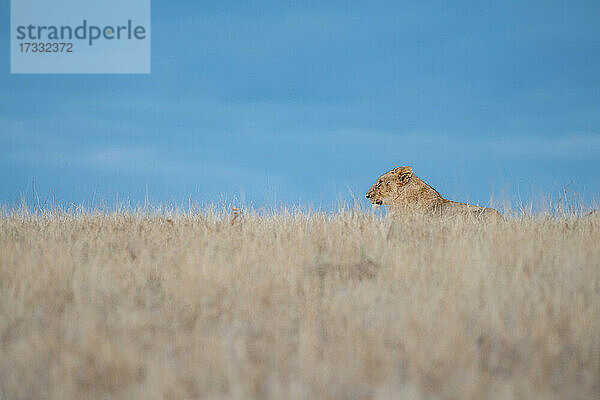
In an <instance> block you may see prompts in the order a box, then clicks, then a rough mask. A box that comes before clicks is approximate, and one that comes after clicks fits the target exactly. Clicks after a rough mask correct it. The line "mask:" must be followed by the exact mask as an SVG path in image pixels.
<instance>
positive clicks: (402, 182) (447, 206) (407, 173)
mask: <svg viewBox="0 0 600 400" xmlns="http://www.w3.org/2000/svg"><path fill="white" fill-rule="evenodd" d="M366 196H367V198H368V199H369V200H370V201H371V203H372V204H374V205H387V206H390V207H391V208H392V209H393V210H394V211H408V212H423V213H426V214H432V215H440V216H455V215H473V216H482V217H485V218H486V219H502V215H501V214H500V213H499V212H498V211H496V210H494V209H493V208H488V207H479V206H475V205H471V204H466V203H458V202H455V201H451V200H446V199H444V198H443V197H442V195H441V194H439V193H438V192H437V191H436V190H435V189H434V188H432V187H431V186H429V185H428V184H427V183H425V182H423V181H422V180H421V179H419V177H418V176H416V175H414V174H413V170H412V168H411V167H398V168H394V169H393V170H391V171H389V172H387V173H385V174H383V175H381V177H379V179H378V180H377V182H375V184H373V186H371V189H369V191H368V192H367V195H366Z"/></svg>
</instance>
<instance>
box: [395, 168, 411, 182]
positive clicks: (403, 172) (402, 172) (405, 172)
mask: <svg viewBox="0 0 600 400" xmlns="http://www.w3.org/2000/svg"><path fill="white" fill-rule="evenodd" d="M412 176H413V170H412V168H411V167H400V168H398V178H399V179H400V182H406V181H407V180H409V179H410V178H411V177H412Z"/></svg>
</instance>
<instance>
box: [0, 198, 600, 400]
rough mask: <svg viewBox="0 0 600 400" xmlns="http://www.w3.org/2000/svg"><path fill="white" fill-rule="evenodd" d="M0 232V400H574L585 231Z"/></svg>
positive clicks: (143, 227)
mask: <svg viewBox="0 0 600 400" xmlns="http://www.w3.org/2000/svg"><path fill="white" fill-rule="evenodd" d="M234 215H235V214H231V213H230V214H219V213H216V212H213V211H206V212H200V213H192V214H186V213H171V214H168V213H166V214H165V213H163V214H161V215H154V216H148V215H144V214H143V213H138V214H136V213H123V212H119V213H114V214H104V215H90V214H85V213H80V214H78V213H70V214H68V213H61V212H58V211H55V212H52V213H50V214H39V215H35V216H34V215H29V214H27V213H19V212H14V213H8V214H5V215H4V216H3V217H2V218H0V294H1V295H0V398H1V399H88V398H111V399H113V398H114V399H186V398H189V399H194V398H210V399H220V398H234V399H269V398H271V399H421V398H422V399H429V398H431V399H437V398H443V399H558V398H562V399H567V398H568V399H593V398H596V399H597V398H598V397H599V396H600V218H599V217H598V216H597V215H592V216H591V217H589V218H577V217H569V216H563V217H560V218H551V217H548V216H537V217H516V218H511V219H508V220H507V221H506V222H505V223H501V224H490V225H482V224H480V223H477V222H474V221H465V220H456V219H454V220H448V221H440V220H436V221H425V220H422V219H420V218H418V217H414V218H409V219H405V220H394V219H392V218H380V217H376V216H373V215H371V214H369V213H368V212H362V211H348V210H346V211H341V212H339V213H336V214H331V215H328V214H320V213H313V214H309V213H300V212H298V213H293V212H292V213H289V212H285V211H282V212H278V213H273V214H272V215H262V216H261V215H257V214H253V213H247V212H246V213H245V214H243V215H241V216H239V217H234Z"/></svg>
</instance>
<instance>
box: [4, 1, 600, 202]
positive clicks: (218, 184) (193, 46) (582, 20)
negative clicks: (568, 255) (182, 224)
mask: <svg viewBox="0 0 600 400" xmlns="http://www.w3.org/2000/svg"><path fill="white" fill-rule="evenodd" d="M599 20H600V3H599V2H597V1H561V2H557V1H539V2H537V1H514V2H513V1H506V2H487V1H469V2H447V1H443V2H442V1H440V2H422V1H414V2H409V1H403V2H397V1H389V2H378V1H375V2H348V1H340V2H284V1H265V2H261V1H258V2H245V1H239V2H238V1H231V2H228V1H214V2H212V1H176V0H174V1H169V2H167V1H160V2H159V1H156V0H155V1H154V2H153V3H152V73H151V74H149V75H11V74H10V71H9V66H10V60H9V51H8V43H9V28H8V27H9V25H10V24H9V22H10V21H9V9H8V2H5V3H4V4H3V6H2V7H1V8H0V23H1V24H2V26H4V27H5V28H3V29H2V30H1V31H0V43H2V44H3V45H4V46H2V47H3V48H4V49H5V50H4V51H3V53H4V54H3V55H2V57H3V60H2V62H0V88H1V89H2V90H1V91H0V203H2V204H16V203H18V202H19V201H20V199H21V198H22V197H23V196H27V197H30V196H31V190H32V186H33V182H35V188H36V191H37V193H38V195H39V197H40V198H41V201H45V199H48V198H49V197H50V198H52V199H56V200H57V201H58V202H62V203H63V204H69V203H72V202H75V203H82V202H85V203H86V204H91V203H93V202H97V201H98V199H102V200H103V201H104V202H105V204H114V202H115V201H116V200H117V199H119V201H123V200H124V199H129V200H130V201H131V202H132V203H134V204H135V203H137V202H143V201H144V199H145V198H146V197H147V198H148V199H149V200H150V201H151V202H153V203H163V204H164V203H176V204H187V201H188V198H191V199H192V200H194V201H198V202H207V201H219V200H220V199H225V200H234V199H239V200H240V201H243V202H245V203H246V204H250V205H254V206H255V207H261V206H263V205H273V204H280V203H284V204H300V205H306V206H312V207H322V208H329V207H331V206H332V205H333V204H335V203H336V202H337V201H338V200H339V199H350V198H351V197H352V195H354V196H356V197H357V198H358V199H360V201H364V202H365V203H366V199H364V193H365V192H366V190H367V189H368V188H369V187H370V185H371V184H372V183H373V182H374V181H375V179H376V178H377V177H378V176H379V175H380V174H382V173H384V172H386V171H388V170H390V169H392V168H393V167H395V166H399V165H410V166H412V167H413V169H414V171H415V173H416V174H417V175H419V176H420V177H421V178H422V179H424V180H425V181H426V182H428V183H430V184H431V185H432V186H434V187H435V188H437V189H438V190H439V191H440V192H441V193H442V194H443V195H445V196H446V197H449V198H451V199H454V200H461V201H471V202H478V203H481V204H487V203H488V201H489V199H490V196H494V197H496V198H506V199H511V200H517V201H518V200H519V199H520V200H521V201H528V200H530V199H532V198H534V199H535V198H539V197H540V196H543V195H545V194H549V195H551V196H552V197H556V196H557V195H558V194H559V192H561V191H562V189H563V188H565V187H566V188H567V189H568V190H569V192H571V193H574V194H577V195H578V196H580V197H581V198H582V199H584V200H585V201H586V202H588V203H590V202H592V201H593V200H594V199H598V197H599V194H600V180H599V179H598V176H600V73H599V72H598V71H600V23H598V21H599Z"/></svg>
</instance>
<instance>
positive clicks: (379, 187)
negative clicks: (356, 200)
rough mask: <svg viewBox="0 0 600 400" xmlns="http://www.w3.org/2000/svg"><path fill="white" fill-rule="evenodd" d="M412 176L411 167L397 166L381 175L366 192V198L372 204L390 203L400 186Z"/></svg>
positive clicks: (398, 191) (397, 193)
mask: <svg viewBox="0 0 600 400" xmlns="http://www.w3.org/2000/svg"><path fill="white" fill-rule="evenodd" d="M412 177H413V170H412V168H411V167H398V168H394V169H393V170H391V171H389V172H386V173H385V174H383V175H381V176H380V177H379V179H377V182H375V183H374V184H373V186H371V189H369V191H368V192H367V199H369V201H370V202H371V203H372V204H373V205H378V206H381V205H384V206H385V205H392V204H393V203H394V200H395V199H396V198H397V197H398V195H399V194H400V192H401V190H402V187H403V186H404V185H406V184H407V183H409V182H410V180H411V178H412Z"/></svg>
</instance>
